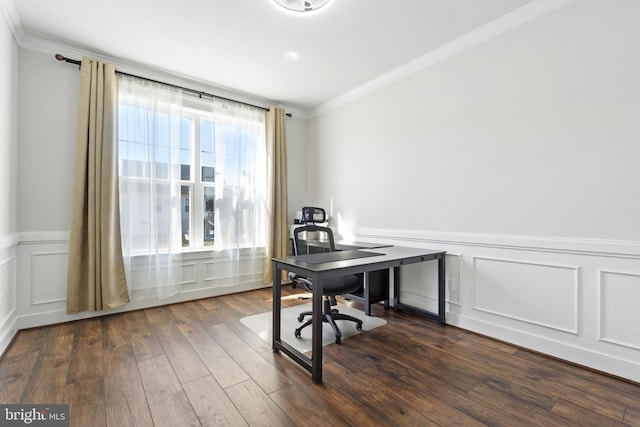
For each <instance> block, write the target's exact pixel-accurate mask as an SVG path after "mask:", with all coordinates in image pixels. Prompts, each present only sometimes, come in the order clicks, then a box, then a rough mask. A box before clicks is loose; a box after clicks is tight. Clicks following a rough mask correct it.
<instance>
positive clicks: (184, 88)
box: [56, 53, 291, 117]
mask: <svg viewBox="0 0 640 427" xmlns="http://www.w3.org/2000/svg"><path fill="white" fill-rule="evenodd" d="M56 59H57V60H58V61H64V62H68V63H70V64H74V65H77V66H78V68H80V65H81V64H82V61H78V60H77V59H71V58H67V57H66V56H63V55H60V54H59V53H56ZM116 73H118V74H122V75H123V76H129V77H136V78H138V79H143V80H147V81H149V82H153V83H160V84H163V85H167V86H171V87H175V88H178V89H182V90H186V91H188V92H191V93H194V94H196V95H198V96H199V97H200V98H202V97H203V96H210V97H212V98H218V99H224V100H225V101H231V102H237V103H238V104H242V105H248V106H250V107H256V108H261V109H263V110H265V111H268V110H269V108H266V107H261V106H260V105H253V104H249V103H248V102H242V101H238V100H236V99H230V98H225V97H223V96H218V95H212V94H210V93H206V92H202V91H198V90H195V89H189V88H188V87H183V86H178V85H174V84H171V83H165V82H161V81H159V80H153V79H149V78H147V77H141V76H136V75H135V74H129V73H125V72H122V71H116ZM286 115H287V117H291V113H287V114H286Z"/></svg>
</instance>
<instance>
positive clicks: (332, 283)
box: [322, 275, 360, 295]
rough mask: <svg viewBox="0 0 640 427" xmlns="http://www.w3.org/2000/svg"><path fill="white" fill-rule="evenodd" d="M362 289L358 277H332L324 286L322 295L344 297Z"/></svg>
mask: <svg viewBox="0 0 640 427" xmlns="http://www.w3.org/2000/svg"><path fill="white" fill-rule="evenodd" d="M359 288H360V281H359V280H358V277H357V276H354V275H348V276H340V277H332V278H331V279H327V280H325V281H324V282H323V284H322V293H323V294H324V295H344V294H349V293H351V292H355V291H357V290H358V289H359Z"/></svg>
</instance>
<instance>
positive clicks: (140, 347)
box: [125, 310, 164, 360]
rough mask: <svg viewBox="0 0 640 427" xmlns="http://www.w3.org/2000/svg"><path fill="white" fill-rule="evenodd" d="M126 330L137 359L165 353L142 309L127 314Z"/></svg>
mask: <svg viewBox="0 0 640 427" xmlns="http://www.w3.org/2000/svg"><path fill="white" fill-rule="evenodd" d="M125 325H126V330H127V332H128V333H129V341H130V342H131V346H132V348H133V352H134V354H135V356H136V360H143V359H148V358H151V357H155V356H161V355H163V354H164V350H163V349H162V345H160V341H158V337H157V336H156V334H155V333H154V332H153V331H152V330H151V326H150V324H149V322H148V320H147V317H146V315H145V312H144V311H142V310H138V311H134V312H132V313H127V315H126V316H125Z"/></svg>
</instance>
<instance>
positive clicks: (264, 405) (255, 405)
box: [225, 380, 296, 427]
mask: <svg viewBox="0 0 640 427" xmlns="http://www.w3.org/2000/svg"><path fill="white" fill-rule="evenodd" d="M225 391H226V393H227V395H228V396H229V399H231V401H232V402H233V404H234V405H235V406H236V407H237V408H238V410H239V411H240V413H241V414H242V416H243V417H244V419H245V420H247V422H248V423H249V425H252V426H264V427H268V426H273V427H287V426H292V427H293V426H296V423H294V422H293V420H291V418H289V417H288V416H287V414H285V413H284V412H283V411H282V409H280V407H279V406H278V405H276V404H275V402H273V401H272V400H271V399H270V398H269V396H268V395H267V394H266V393H265V392H264V391H263V390H262V388H260V387H259V386H258V385H257V384H256V383H255V382H254V381H252V380H248V381H245V382H242V383H240V384H236V385H234V386H231V387H229V388H228V389H226V390H225Z"/></svg>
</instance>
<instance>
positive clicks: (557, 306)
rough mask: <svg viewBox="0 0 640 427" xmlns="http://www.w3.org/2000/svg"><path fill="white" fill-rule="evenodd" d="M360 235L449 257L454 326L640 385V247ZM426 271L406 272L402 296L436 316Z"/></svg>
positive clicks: (431, 270)
mask: <svg viewBox="0 0 640 427" xmlns="http://www.w3.org/2000/svg"><path fill="white" fill-rule="evenodd" d="M353 233H354V238H355V240H358V241H365V242H375V243H381V244H393V245H397V246H410V247H419V248H425V249H437V250H444V251H447V272H446V277H447V279H446V280H447V304H446V307H447V312H446V322H447V324H450V325H454V326H458V327H460V328H464V329H467V330H471V331H474V332H477V333H479V334H483V335H486V336H490V337H493V338H496V339H499V340H502V341H506V342H510V343H513V344H515V345H519V346H522V347H525V348H529V349H532V350H535V351H538V352H541V353H544V354H549V355H551V356H554V357H556V358H560V359H564V360H567V361H570V362H572V363H576V364H579V365H583V366H587V367H590V368H593V369H596V370H600V371H603V372H608V373H611V374H613V375H617V376H620V377H624V378H627V379H629V380H632V381H635V382H639V383H640V334H638V325H640V310H639V309H638V306H639V304H640V242H635V241H611V240H595V239H575V238H563V237H539V236H511V235H493V234H472V233H448V232H432V231H426V230H399V229H372V228H368V229H355V230H353ZM426 264H427V263H425V265H424V266H420V267H418V268H411V267H412V266H406V267H402V270H403V272H402V276H401V277H402V278H401V280H402V283H401V287H400V292H401V295H400V297H401V301H411V302H413V301H416V302H417V304H420V305H422V306H423V307H421V308H427V309H433V307H435V301H436V283H437V273H436V271H435V267H434V266H427V265H426ZM414 284H421V285H420V286H415V285H414Z"/></svg>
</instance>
